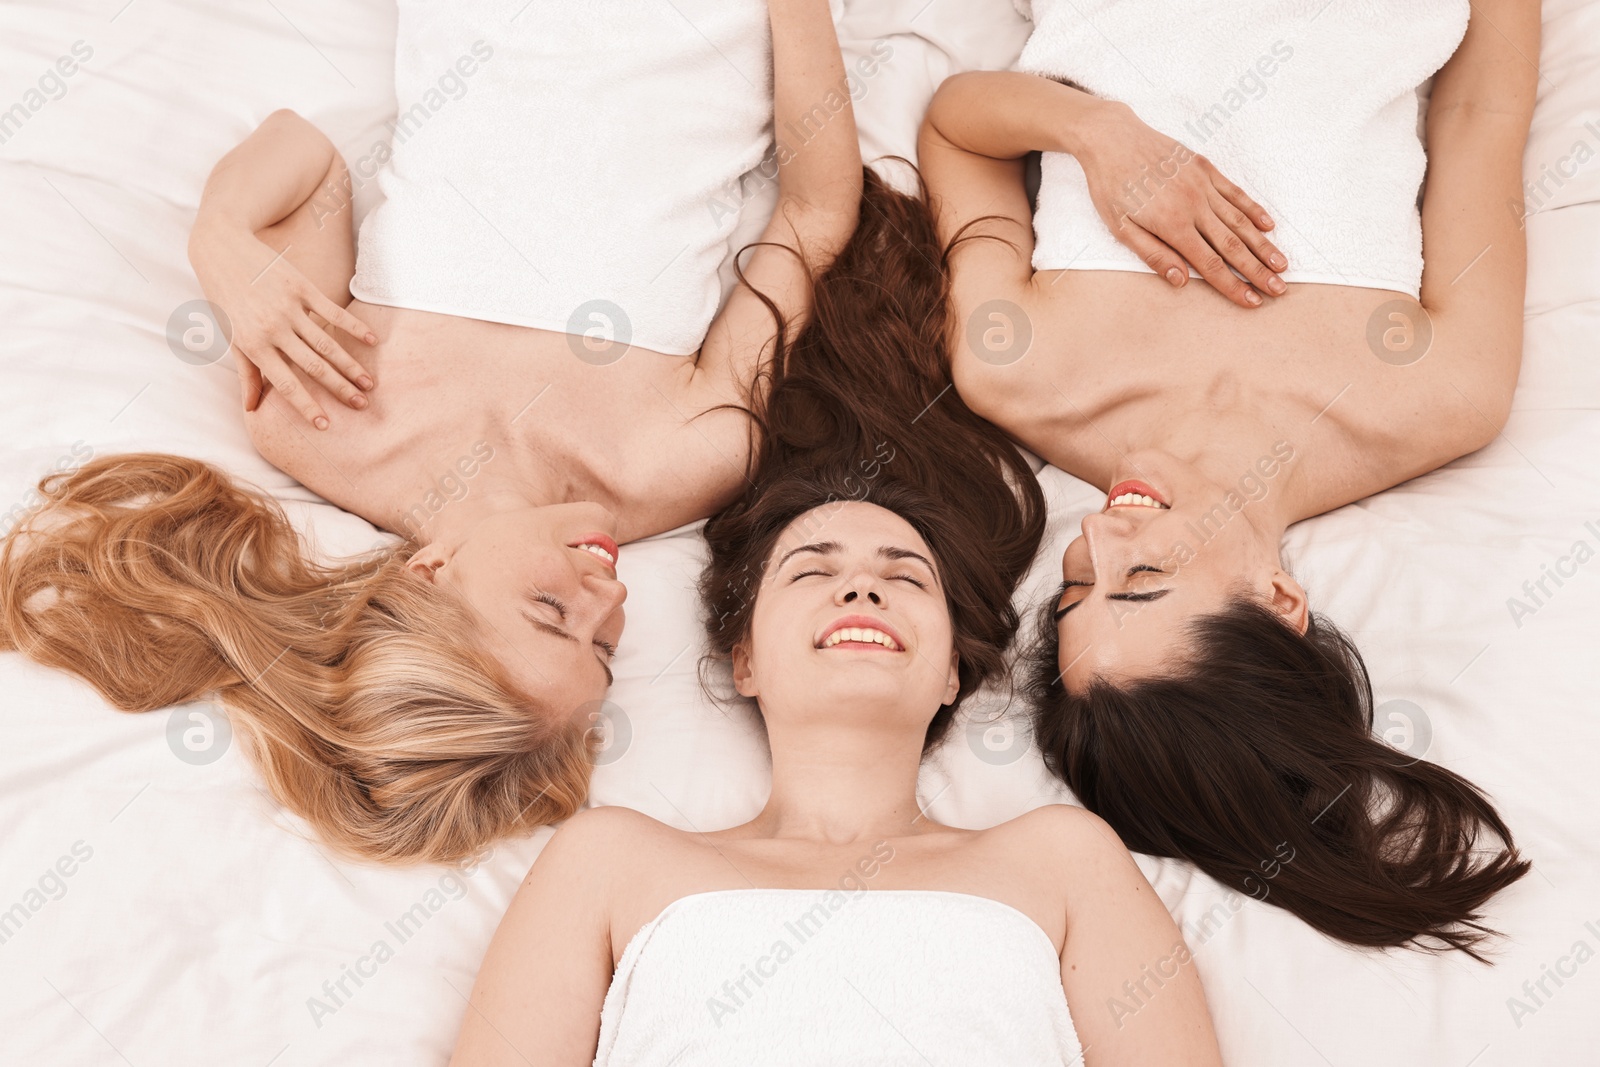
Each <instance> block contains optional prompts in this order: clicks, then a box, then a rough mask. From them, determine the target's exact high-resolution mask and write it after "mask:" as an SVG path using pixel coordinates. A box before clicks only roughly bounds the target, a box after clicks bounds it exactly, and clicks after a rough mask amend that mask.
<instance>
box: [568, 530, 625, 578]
mask: <svg viewBox="0 0 1600 1067" xmlns="http://www.w3.org/2000/svg"><path fill="white" fill-rule="evenodd" d="M567 547H568V548H576V549H578V550H580V551H583V552H587V553H589V555H591V556H593V557H595V558H596V559H598V560H599V561H600V562H601V563H604V564H605V565H606V566H607V567H610V568H611V569H612V570H616V569H617V556H618V554H619V553H620V551H621V550H620V549H618V548H617V543H616V542H615V541H613V540H612V539H611V538H609V537H607V536H606V535H605V534H589V535H588V536H586V537H584V538H583V540H581V541H574V542H572V543H571V544H569V545H568V546H567Z"/></svg>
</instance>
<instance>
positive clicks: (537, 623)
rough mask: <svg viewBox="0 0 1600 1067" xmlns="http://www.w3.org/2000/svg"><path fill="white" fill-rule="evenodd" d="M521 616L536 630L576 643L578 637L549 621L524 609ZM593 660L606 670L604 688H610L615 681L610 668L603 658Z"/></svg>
mask: <svg viewBox="0 0 1600 1067" xmlns="http://www.w3.org/2000/svg"><path fill="white" fill-rule="evenodd" d="M522 617H523V618H524V619H527V620H528V621H529V622H531V623H533V627H534V629H536V630H543V631H544V632H545V633H547V634H550V635H552V636H554V637H559V638H561V639H562V640H565V641H571V642H572V643H573V644H577V643H578V639H577V638H576V637H573V636H572V635H571V634H569V633H567V631H565V630H563V629H561V628H560V627H559V626H552V625H550V624H549V623H547V622H545V621H543V620H542V619H536V618H534V617H533V616H532V615H529V614H528V613H527V612H526V611H524V612H523V613H522ZM595 662H596V663H598V664H600V669H601V670H603V671H605V672H606V688H607V689H609V688H611V686H612V685H613V684H614V683H615V681H616V679H615V678H613V677H612V675H611V668H610V667H609V666H608V665H607V664H606V661H605V660H603V659H598V658H597V659H596V660H595Z"/></svg>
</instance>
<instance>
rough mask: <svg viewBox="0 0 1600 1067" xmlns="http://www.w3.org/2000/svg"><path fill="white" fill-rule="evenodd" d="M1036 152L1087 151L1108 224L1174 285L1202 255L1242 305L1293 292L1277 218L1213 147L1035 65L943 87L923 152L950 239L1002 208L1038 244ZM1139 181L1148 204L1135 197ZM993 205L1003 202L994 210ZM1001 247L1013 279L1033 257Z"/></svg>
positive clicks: (1221, 287)
mask: <svg viewBox="0 0 1600 1067" xmlns="http://www.w3.org/2000/svg"><path fill="white" fill-rule="evenodd" d="M1031 151H1044V152H1065V153H1068V154H1069V155H1071V156H1073V157H1074V158H1075V159H1077V161H1078V162H1079V164H1080V165H1081V166H1082V167H1083V171H1084V176H1085V177H1086V178H1087V179H1088V183H1089V192H1090V195H1091V196H1092V197H1093V199H1094V204H1095V208H1096V210H1098V211H1099V213H1100V217H1101V219H1102V220H1104V222H1105V224H1106V226H1107V227H1108V228H1109V229H1110V230H1111V232H1112V233H1113V234H1114V235H1115V236H1116V238H1117V240H1119V241H1121V242H1122V243H1123V244H1125V245H1127V246H1128V248H1130V249H1131V250H1133V251H1134V252H1135V253H1137V254H1138V256H1139V258H1140V259H1142V260H1144V262H1145V263H1146V264H1148V265H1149V266H1150V268H1151V269H1152V270H1154V271H1155V272H1156V273H1157V274H1160V275H1161V276H1162V277H1164V278H1166V279H1167V281H1168V282H1170V283H1171V284H1172V285H1174V286H1182V285H1183V284H1184V283H1185V282H1186V281H1187V280H1188V277H1189V271H1188V267H1189V264H1191V263H1192V264H1194V267H1195V269H1196V270H1198V271H1199V272H1200V274H1201V276H1202V277H1203V278H1205V279H1206V281H1208V282H1209V283H1211V285H1212V286H1213V287H1215V288H1216V289H1217V290H1218V291H1219V292H1221V293H1222V294H1223V295H1224V296H1226V297H1227V298H1228V299H1229V300H1232V301H1233V302H1234V303H1236V304H1238V305H1239V306H1241V307H1246V308H1249V307H1258V306H1260V303H1261V297H1260V294H1259V293H1258V292H1257V291H1256V290H1257V289H1258V290H1260V291H1261V292H1267V293H1271V294H1274V295H1281V294H1282V293H1283V292H1285V291H1286V287H1285V286H1284V285H1283V282H1282V280H1281V279H1280V278H1278V276H1277V275H1276V274H1275V273H1274V270H1283V269H1285V268H1286V267H1287V266H1288V261H1287V260H1286V259H1284V258H1283V254H1282V253H1281V252H1279V251H1278V249H1277V248H1276V247H1275V246H1274V245H1273V244H1272V243H1271V242H1270V241H1268V240H1267V239H1266V237H1264V236H1262V234H1261V230H1265V229H1271V228H1272V220H1271V219H1270V218H1268V216H1267V213H1266V212H1265V211H1264V210H1262V208H1261V206H1260V205H1259V204H1257V203H1256V202H1255V201H1254V200H1252V199H1251V198H1250V197H1249V196H1248V195H1247V194H1246V193H1245V192H1244V191H1243V190H1242V189H1240V188H1239V187H1238V186H1236V185H1234V184H1233V183H1232V182H1230V181H1228V179H1226V178H1224V177H1223V176H1222V175H1221V174H1220V173H1219V172H1218V171H1217V169H1216V168H1215V167H1213V166H1212V165H1211V163H1210V162H1209V161H1208V160H1207V159H1206V158H1205V157H1204V156H1200V155H1196V154H1195V153H1193V152H1191V151H1190V150H1189V149H1187V148H1185V147H1184V146H1183V145H1181V144H1179V143H1178V142H1177V141H1174V140H1173V139H1172V138H1170V137H1167V136H1165V135H1163V134H1160V133H1157V132H1156V131H1155V130H1153V129H1151V128H1150V127H1149V126H1146V125H1145V124H1144V123H1143V122H1141V121H1140V120H1139V118H1138V116H1136V115H1135V114H1134V113H1133V110H1132V109H1131V108H1129V107H1128V106H1127V105H1126V104H1123V103H1120V102H1118V101H1114V100H1102V99H1100V98H1098V97H1095V96H1091V95H1090V94H1088V93H1085V92H1083V91H1081V90H1078V89H1074V88H1072V87H1071V86H1067V85H1063V84H1061V83H1059V82H1055V81H1051V80H1050V79H1048V78H1041V77H1038V76H1037V75H1033V74H1020V73H1015V72H1008V71H998V72H990V71H976V72H972V73H968V74H958V75H956V76H955V77H953V78H950V79H948V80H946V81H945V83H944V84H943V85H941V86H940V87H939V91H938V93H937V94H935V96H934V99H933V103H932V104H931V105H930V106H929V108H928V114H927V117H926V119H925V120H924V122H923V127H922V138H921V147H920V149H919V152H920V157H919V158H920V162H921V164H922V169H923V174H924V176H925V177H926V178H927V180H928V185H929V189H930V191H931V192H932V193H933V194H934V195H935V196H936V197H937V198H938V199H939V200H940V201H941V202H943V206H942V208H941V211H940V216H941V225H942V226H943V227H945V228H946V229H947V230H948V233H947V235H946V240H948V239H949V235H950V234H954V233H955V232H956V231H958V230H959V229H960V228H961V226H962V225H964V224H965V223H966V222H968V221H970V220H971V219H974V218H978V217H981V216H982V215H984V214H989V213H996V214H1002V215H1003V216H1004V217H1005V218H1006V220H1007V221H1008V222H1015V223H1016V225H1017V226H1023V227H1025V228H1026V229H1027V231H1028V236H1029V245H1030V246H1031V241H1032V216H1031V212H1029V211H1028V210H1027V202H1026V199H1025V197H1024V196H1023V195H1022V184H1021V179H1022V169H1021V166H1020V163H1019V162H1018V161H1019V160H1020V159H1021V157H1022V156H1024V155H1026V154H1027V153H1028V152H1031ZM1002 188H1004V189H1006V190H1007V191H1005V192H1002V191H1001V190H1002ZM1130 191H1136V192H1137V193H1138V196H1137V197H1135V198H1133V199H1136V200H1137V201H1139V202H1137V203H1135V202H1133V199H1130V198H1129V196H1128V195H1127V194H1129V193H1130ZM985 203H988V204H990V205H993V206H991V207H989V208H988V209H987V210H984V209H983V204H985ZM997 209H998V210H997ZM1012 228H1013V227H1011V226H1005V225H1002V226H1001V227H1000V230H1003V231H1005V230H1011V229H1012ZM979 243H981V244H985V245H991V246H993V245H996V244H997V243H996V242H993V241H985V242H979ZM1028 252H1029V254H1030V255H1031V247H1029V248H1028ZM995 257H996V259H997V261H996V262H994V263H992V264H990V265H991V266H994V267H998V268H1001V269H1003V270H1004V271H1005V272H1006V275H1007V276H1008V278H1011V279H1013V280H1014V278H1015V276H1016V275H1017V273H1018V272H1019V270H1020V269H1022V267H1023V266H1024V265H1025V264H1026V260H1023V261H1022V262H1021V263H1018V262H1017V259H1018V257H1015V256H1013V257H1011V258H1010V259H1009V260H1007V259H1001V258H999V257H1000V253H998V252H997V253H995ZM1229 264H1231V265H1232V266H1234V267H1236V268H1237V269H1238V270H1239V272H1240V273H1241V274H1243V275H1244V276H1245V277H1246V278H1248V279H1249V280H1250V281H1251V282H1253V283H1254V284H1255V287H1256V289H1252V288H1251V286H1250V285H1248V284H1246V283H1245V282H1243V281H1241V280H1239V278H1238V277H1236V276H1235V275H1234V274H1233V272H1232V271H1230V270H1229V269H1228V266H1229ZM991 295H992V294H991Z"/></svg>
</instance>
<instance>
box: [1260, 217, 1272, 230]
mask: <svg viewBox="0 0 1600 1067" xmlns="http://www.w3.org/2000/svg"><path fill="white" fill-rule="evenodd" d="M1261 225H1263V226H1266V227H1268V228H1269V229H1270V228H1271V226H1272V216H1271V215H1262V216H1261Z"/></svg>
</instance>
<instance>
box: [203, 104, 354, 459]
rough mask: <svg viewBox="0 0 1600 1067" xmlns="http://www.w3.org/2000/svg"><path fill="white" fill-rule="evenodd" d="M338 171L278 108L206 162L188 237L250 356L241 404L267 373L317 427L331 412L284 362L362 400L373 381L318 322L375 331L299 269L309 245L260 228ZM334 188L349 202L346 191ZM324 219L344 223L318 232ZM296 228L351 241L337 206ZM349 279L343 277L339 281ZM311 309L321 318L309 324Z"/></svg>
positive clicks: (310, 135)
mask: <svg viewBox="0 0 1600 1067" xmlns="http://www.w3.org/2000/svg"><path fill="white" fill-rule="evenodd" d="M335 172H337V173H339V174H343V173H344V167H343V163H342V162H341V161H340V160H339V158H338V152H337V151H336V150H335V149H334V147H333V144H332V142H330V141H329V140H328V139H327V137H325V136H323V134H322V131H320V130H318V129H317V128H316V127H315V126H313V125H311V123H309V122H307V121H306V120H305V119H303V118H301V117H300V116H299V115H297V114H295V113H294V112H292V111H275V112H273V113H272V114H271V115H269V116H268V117H267V119H266V121H264V122H263V123H262V124H261V125H260V126H258V127H257V128H256V130H255V132H253V133H252V134H250V136H249V137H247V138H245V139H244V141H242V142H241V143H240V144H239V145H238V147H236V148H234V150H233V151H231V152H229V153H228V154H227V155H225V156H223V157H222V159H221V160H220V161H219V162H218V163H217V165H216V167H214V168H213V169H212V171H211V176H210V177H209V178H207V179H206V186H205V191H204V192H203V193H202V194H201V197H200V210H199V212H198V214H197V215H196V217H195V223H194V229H193V230H192V231H191V232H190V234H189V262H190V263H191V264H192V265H193V266H194V271H195V276H196V277H197V278H198V279H199V280H200V288H201V289H202V290H203V291H204V292H205V294H206V299H207V300H209V301H210V302H211V303H212V304H213V305H215V306H216V307H219V308H221V309H222V311H223V313H224V314H225V315H227V317H228V320H229V323H230V325H231V329H232V334H231V338H230V340H231V342H232V344H233V346H234V347H235V348H237V349H238V350H239V352H240V353H241V354H242V355H243V356H244V357H245V360H247V361H248V362H245V363H242V364H241V365H240V368H239V371H240V378H241V379H245V380H246V382H245V386H246V387H245V410H246V411H253V410H255V408H256V406H257V405H259V403H260V401H261V397H262V393H263V391H264V390H263V385H262V377H263V376H265V378H266V379H267V380H268V381H270V382H271V384H272V387H273V388H274V389H276V390H277V391H278V392H279V394H280V395H281V396H282V397H283V398H284V400H286V401H288V402H289V403H290V404H292V405H293V406H294V408H295V409H296V410H297V411H299V412H300V414H301V415H302V416H303V417H304V418H305V420H306V421H307V422H310V423H312V424H314V425H316V426H317V427H318V428H319V429H325V428H326V427H327V418H326V417H325V415H324V413H323V411H322V408H321V405H320V404H319V403H318V400H317V398H316V397H314V396H313V395H312V393H311V390H309V389H307V388H305V387H303V386H302V385H301V383H300V380H299V379H298V378H297V377H296V376H295V374H294V373H293V371H292V370H291V369H290V365H291V364H293V365H294V366H297V367H299V368H300V369H301V370H303V371H304V372H305V373H306V375H307V376H308V378H309V379H310V380H311V381H315V382H318V383H319V384H320V385H322V386H323V387H325V388H326V389H327V390H328V392H330V393H333V394H334V395H336V396H338V397H340V398H341V399H342V400H344V402H345V403H346V404H349V405H350V406H351V407H354V408H360V407H364V406H366V402H367V401H366V398H365V397H364V396H363V395H362V392H361V391H362V390H364V389H370V388H372V378H371V376H370V375H369V374H368V373H367V371H366V370H365V368H363V367H362V366H361V364H360V363H359V362H357V361H356V360H355V359H353V358H352V357H351V356H350V353H348V352H346V351H345V350H344V348H343V347H341V346H340V345H339V344H338V343H337V342H336V341H334V340H333V338H332V337H330V336H329V335H328V334H327V333H326V332H325V331H324V329H323V324H324V323H331V324H333V325H334V326H337V327H339V328H340V329H342V330H344V331H345V332H347V333H349V334H350V335H351V336H352V337H355V338H358V339H360V340H363V341H365V342H366V343H367V344H373V343H375V342H376V341H377V335H376V334H374V333H373V332H372V329H371V328H370V327H368V326H367V325H366V324H365V323H363V322H362V321H361V320H360V319H358V318H356V317H355V316H354V315H352V314H351V313H350V312H349V311H347V310H345V309H344V308H343V307H341V306H339V305H338V304H337V303H335V302H334V301H333V300H331V299H329V297H328V296H327V295H326V294H324V293H323V292H322V291H321V290H320V289H318V287H317V286H316V284H314V283H313V282H312V281H310V280H309V279H308V278H307V277H306V276H305V275H304V274H302V273H301V272H300V271H299V270H298V269H297V268H296V266H295V262H296V261H298V262H300V263H305V262H307V257H308V256H315V254H316V251H317V250H316V249H315V248H305V247H302V248H299V249H297V250H296V251H295V254H294V255H293V256H292V257H291V256H288V255H287V253H288V252H289V249H288V248H287V247H285V248H282V249H274V248H272V247H270V246H268V245H267V244H265V243H263V242H262V241H261V240H260V238H259V237H258V236H257V235H258V234H260V233H261V232H262V231H267V230H270V229H271V228H272V227H273V226H275V225H277V224H278V223H281V222H283V221H284V220H285V219H288V218H289V217H290V216H291V215H293V214H294V213H295V212H297V211H300V210H302V209H306V210H311V209H314V208H315V206H316V203H315V201H314V200H313V197H314V196H316V194H317V193H318V190H319V187H320V186H321V185H322V183H323V182H324V181H325V180H327V179H328V177H329V175H330V174H333V173H335ZM335 195H336V196H337V197H338V198H339V199H338V202H339V203H344V202H345V201H344V195H345V194H344V192H343V191H342V190H339V191H336V194H335ZM325 226H326V227H334V226H338V227H343V230H342V232H336V231H333V230H331V229H330V230H327V231H326V233H325V234H324V232H323V231H324V227H325ZM300 228H301V229H302V230H304V231H305V232H314V233H317V234H318V235H319V236H326V237H327V238H328V239H329V242H330V243H332V242H333V241H337V240H342V241H343V243H344V245H345V246H348V245H349V242H350V219H349V217H348V215H347V214H345V213H343V212H333V213H330V217H329V218H326V219H319V220H318V221H317V225H316V227H315V229H314V230H312V229H309V228H306V227H300ZM324 248H326V246H324ZM345 252H346V254H347V253H348V247H346V249H345ZM348 284H349V279H348V278H346V279H344V282H343V283H342V285H341V288H343V287H344V286H347V285H348ZM313 314H316V315H318V316H321V318H322V320H323V321H322V322H317V321H315V320H314V319H313V318H312V317H311V316H312V315H313Z"/></svg>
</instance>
